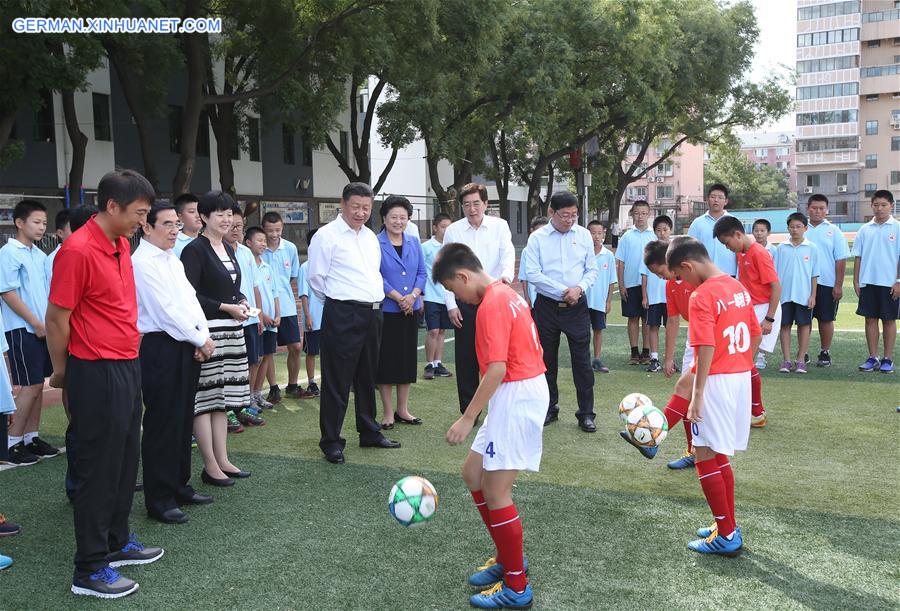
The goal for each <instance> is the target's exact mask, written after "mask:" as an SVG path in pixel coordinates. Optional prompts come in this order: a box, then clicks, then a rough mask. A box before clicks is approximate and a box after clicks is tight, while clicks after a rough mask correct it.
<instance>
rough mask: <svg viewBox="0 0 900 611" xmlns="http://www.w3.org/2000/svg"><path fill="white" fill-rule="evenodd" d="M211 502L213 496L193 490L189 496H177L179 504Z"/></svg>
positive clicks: (206, 503) (205, 503)
mask: <svg viewBox="0 0 900 611" xmlns="http://www.w3.org/2000/svg"><path fill="white" fill-rule="evenodd" d="M212 502H213V497H211V496H209V495H208V494H200V493H199V492H195V493H194V494H192V495H191V496H183V497H179V499H178V504H179V505H209V504H210V503H212Z"/></svg>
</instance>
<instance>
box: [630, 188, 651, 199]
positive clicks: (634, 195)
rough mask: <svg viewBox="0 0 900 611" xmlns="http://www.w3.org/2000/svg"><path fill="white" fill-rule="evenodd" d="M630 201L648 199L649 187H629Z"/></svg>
mask: <svg viewBox="0 0 900 611" xmlns="http://www.w3.org/2000/svg"><path fill="white" fill-rule="evenodd" d="M628 199H630V200H638V199H647V187H628Z"/></svg>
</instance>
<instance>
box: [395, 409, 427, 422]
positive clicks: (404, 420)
mask: <svg viewBox="0 0 900 611" xmlns="http://www.w3.org/2000/svg"><path fill="white" fill-rule="evenodd" d="M394 420H396V421H397V422H402V423H403V424H422V419H421V418H404V417H403V416H401V415H400V414H398V413H397V412H394Z"/></svg>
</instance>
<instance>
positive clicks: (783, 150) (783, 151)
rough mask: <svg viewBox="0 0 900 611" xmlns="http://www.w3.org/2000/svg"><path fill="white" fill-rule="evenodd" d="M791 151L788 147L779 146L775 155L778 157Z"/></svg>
mask: <svg viewBox="0 0 900 611" xmlns="http://www.w3.org/2000/svg"><path fill="white" fill-rule="evenodd" d="M789 152H790V151H789V150H788V147H786V146H779V147H778V148H777V149H775V156H776V157H785V156H787V155H788V154H789Z"/></svg>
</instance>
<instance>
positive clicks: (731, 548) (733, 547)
mask: <svg viewBox="0 0 900 611" xmlns="http://www.w3.org/2000/svg"><path fill="white" fill-rule="evenodd" d="M743 547H744V539H743V537H742V536H741V531H739V530H737V529H735V531H734V536H733V537H731V539H730V540H729V539H726V538H725V537H722V536H720V535H719V534H718V531H716V532H714V533H712V534H710V536H708V537H707V538H706V539H695V540H693V541H691V542H690V543H688V549H689V550H691V551H694V552H697V553H699V554H717V555H719V556H727V557H729V558H734V557H735V556H740V555H741V549H742V548H743Z"/></svg>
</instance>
